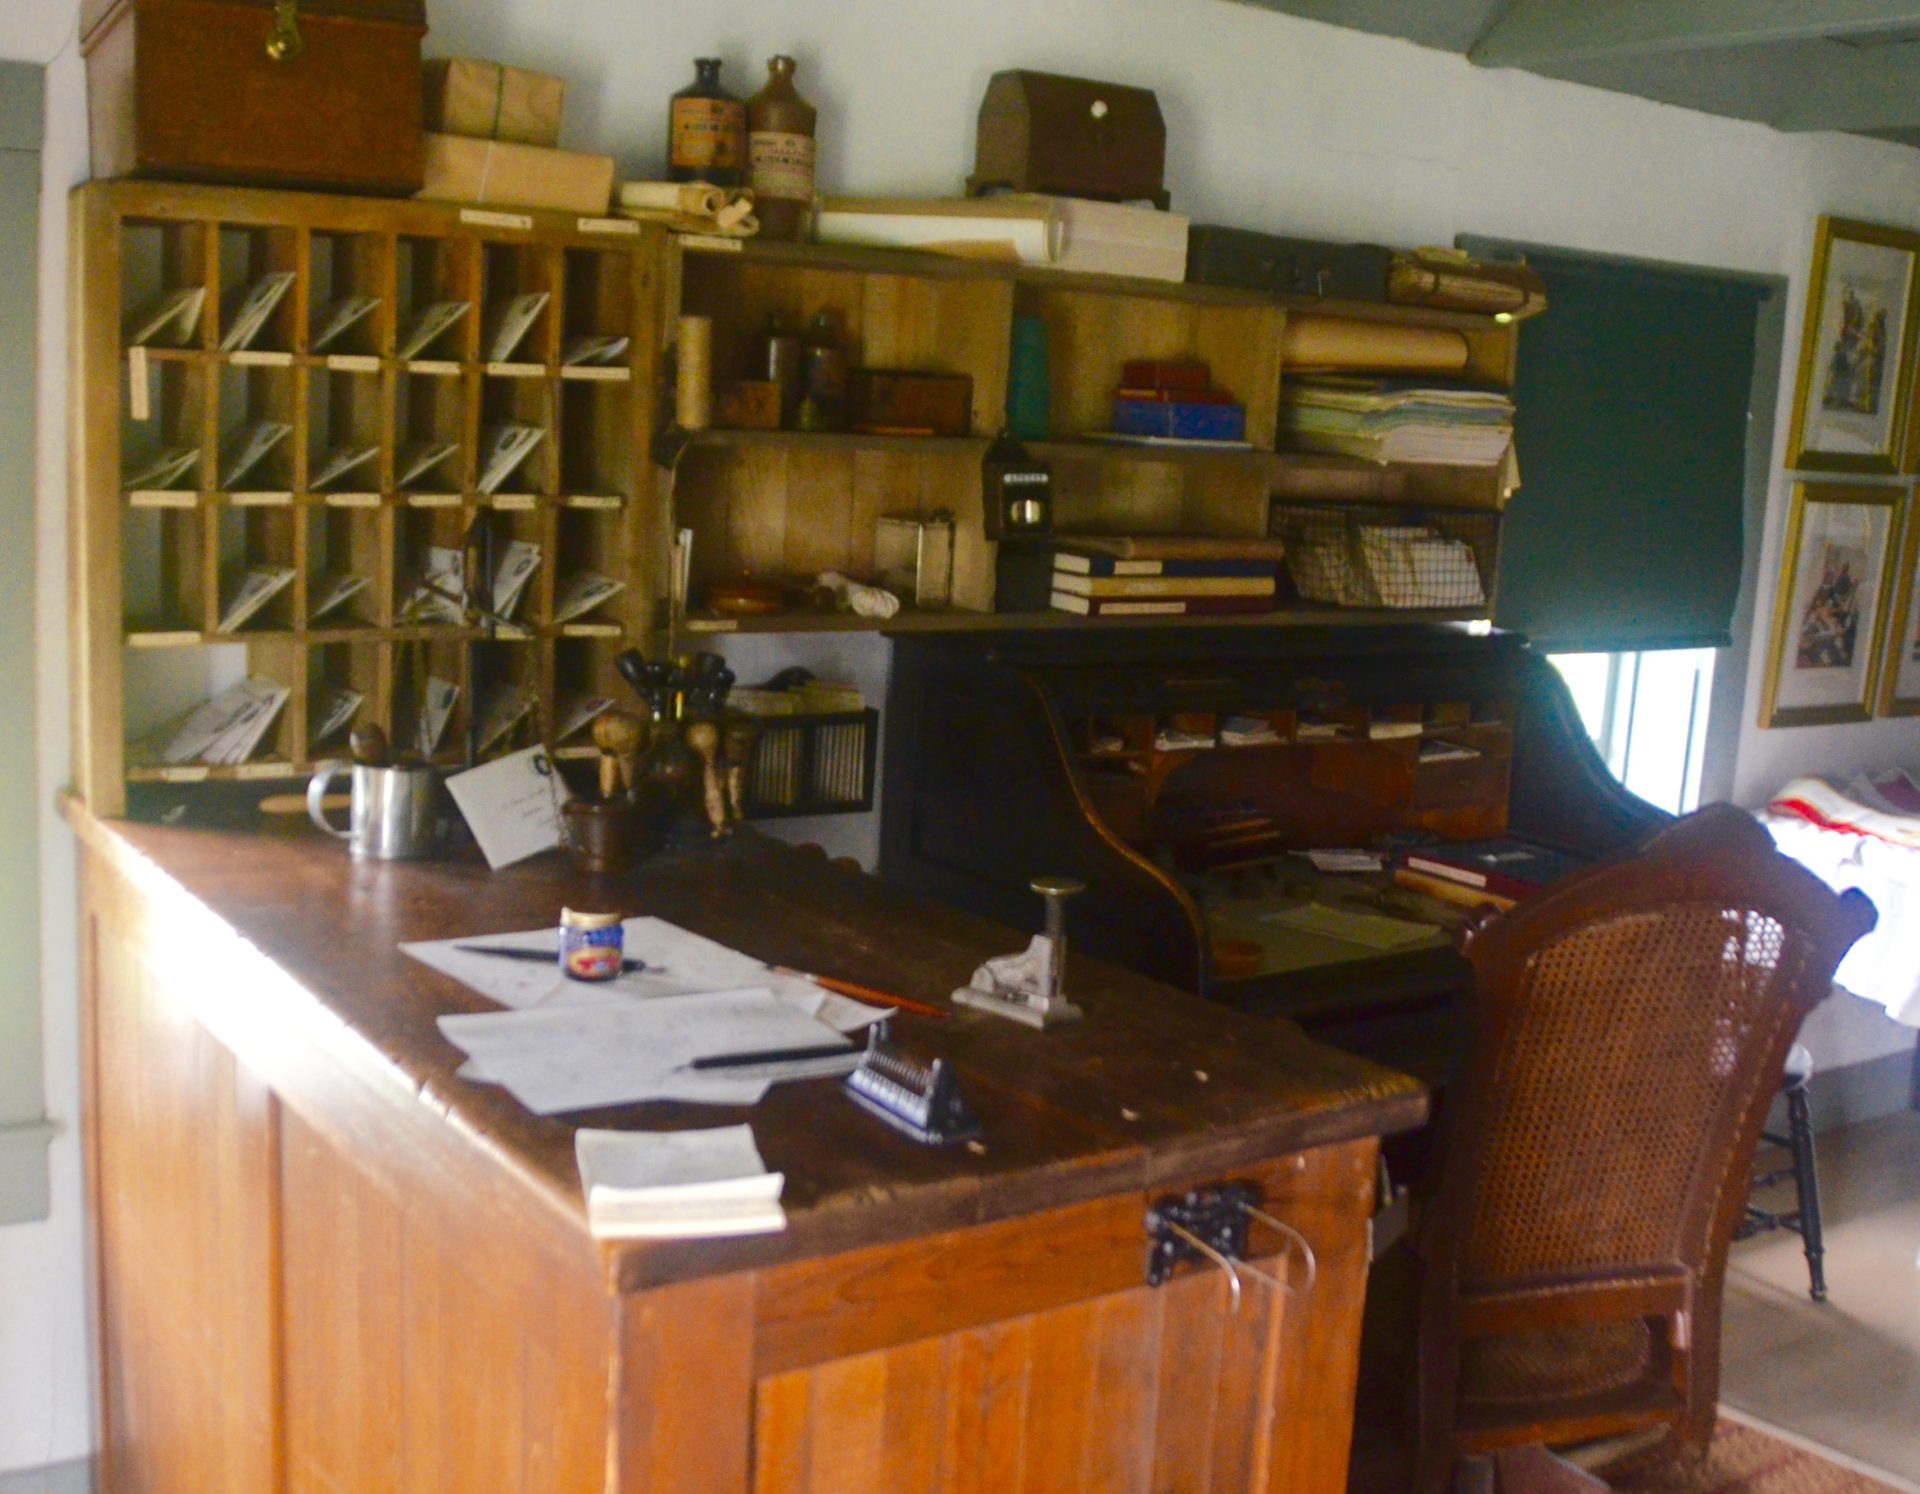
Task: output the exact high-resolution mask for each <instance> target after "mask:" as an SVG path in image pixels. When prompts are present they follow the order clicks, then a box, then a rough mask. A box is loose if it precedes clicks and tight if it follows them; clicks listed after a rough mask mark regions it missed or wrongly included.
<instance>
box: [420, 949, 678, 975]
mask: <svg viewBox="0 0 1920 1494" xmlns="http://www.w3.org/2000/svg"><path fill="white" fill-rule="evenodd" d="M453 947H454V948H455V949H457V950H459V951H460V953H461V954H479V955H492V956H493V957H494V958H495V959H496V960H538V961H539V962H540V963H541V964H543V965H553V966H556V967H557V966H558V965H559V963H560V951H559V950H557V949H515V948H514V947H513V946H512V945H510V944H456V945H454V946H453ZM620 968H621V969H622V970H645V969H646V968H647V962H646V961H645V960H622V961H621V962H620Z"/></svg>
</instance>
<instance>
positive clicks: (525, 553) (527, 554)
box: [491, 540, 540, 620]
mask: <svg viewBox="0 0 1920 1494" xmlns="http://www.w3.org/2000/svg"><path fill="white" fill-rule="evenodd" d="M539 569H540V547H539V546H538V545H535V544H530V543H529V542H527V541H526V540H508V541H507V543H506V546H505V548H504V549H503V550H502V551H501V553H500V558H499V560H498V561H497V562H496V563H495V564H494V567H493V601H492V604H491V605H492V607H493V611H494V612H495V614H496V615H498V616H500V617H503V618H507V619H509V620H511V619H512V617H513V614H514V612H515V611H516V610H517V609H518V608H519V606H520V599H521V598H522V597H524V596H525V595H526V594H527V583H528V582H529V581H531V580H532V579H533V573H534V572H535V571H537V570H539Z"/></svg>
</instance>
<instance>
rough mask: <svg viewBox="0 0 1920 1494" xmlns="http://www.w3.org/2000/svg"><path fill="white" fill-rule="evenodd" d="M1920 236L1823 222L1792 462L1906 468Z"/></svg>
mask: <svg viewBox="0 0 1920 1494" xmlns="http://www.w3.org/2000/svg"><path fill="white" fill-rule="evenodd" d="M1917 271H1920V234H1912V233H1907V232H1904V231H1903V230H1900V229H1897V228H1882V227H1880V226H1879V225H1877V224H1873V223H1854V222H1851V221H1849V220H1847V219H1845V218H1827V217H1822V218H1821V219H1820V227H1819V231H1818V233H1817V234H1816V236H1815V238H1814V244H1813V273H1812V275H1811V276H1810V277H1809V280H1808V286H1807V317H1806V325H1805V326H1804V327H1803V328H1802V329H1801V333H1800V377H1799V380H1798V383H1797V384H1796V385H1795V391H1794V400H1793V429H1792V432H1791V434H1790V435H1789V436H1788V438H1787V465H1788V466H1789V467H1797V468H1803V469H1807V470H1827V471H1834V472H1888V473H1891V472H1897V471H1899V470H1900V462H1901V457H1902V454H1903V452H1902V446H1903V438H1904V436H1905V434H1906V424H1907V390H1908V386H1909V383H1910V381H1911V380H1912V377H1913V342H1914V328H1915V326H1916V322H1917V320H1920V298H1916V295H1915V291H1916V278H1915V277H1916V272H1917Z"/></svg>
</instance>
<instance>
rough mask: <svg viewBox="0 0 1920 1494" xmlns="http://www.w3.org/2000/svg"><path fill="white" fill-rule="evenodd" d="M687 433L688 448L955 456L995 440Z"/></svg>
mask: <svg viewBox="0 0 1920 1494" xmlns="http://www.w3.org/2000/svg"><path fill="white" fill-rule="evenodd" d="M684 434H685V435H686V436H687V444H688V446H689V448H693V449H698V448H702V447H705V448H712V449H718V450H725V449H730V448H735V447H743V446H763V447H773V448H781V449H785V450H789V451H887V452H897V453H901V454H906V453H924V454H926V455H928V456H952V455H954V454H956V453H960V454H967V453H979V454H984V453H985V451H986V449H987V447H988V446H990V445H991V444H992V443H993V437H992V436H889V435H880V434H877V433H874V432H868V431H736V430H723V429H721V428H719V427H715V428H714V429H712V430H704V431H688V432H685V433H684Z"/></svg>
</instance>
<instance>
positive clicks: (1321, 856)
mask: <svg viewBox="0 0 1920 1494" xmlns="http://www.w3.org/2000/svg"><path fill="white" fill-rule="evenodd" d="M1293 854H1294V855H1296V856H1305V857H1306V858H1307V860H1309V861H1311V862H1312V863H1313V869H1314V870H1315V871H1323V872H1377V871H1379V870H1380V869H1381V868H1382V867H1383V866H1385V865H1386V861H1385V859H1384V858H1383V857H1382V856H1381V855H1380V853H1379V852H1378V851H1360V850H1336V849H1333V848H1330V847H1323V848H1316V849H1314V850H1311V851H1295V852H1294V853H1293Z"/></svg>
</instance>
